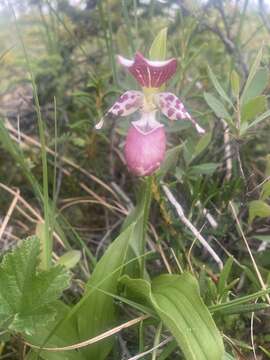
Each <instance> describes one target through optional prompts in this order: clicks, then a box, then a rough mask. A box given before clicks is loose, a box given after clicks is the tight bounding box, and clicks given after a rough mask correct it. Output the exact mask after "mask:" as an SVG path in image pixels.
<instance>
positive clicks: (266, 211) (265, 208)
mask: <svg viewBox="0 0 270 360" xmlns="http://www.w3.org/2000/svg"><path fill="white" fill-rule="evenodd" d="M255 217H260V218H267V217H270V205H268V204H266V203H265V202H264V201H261V200H254V201H251V202H250V203H249V218H248V222H249V224H251V223H252V221H253V220H254V219H255Z"/></svg>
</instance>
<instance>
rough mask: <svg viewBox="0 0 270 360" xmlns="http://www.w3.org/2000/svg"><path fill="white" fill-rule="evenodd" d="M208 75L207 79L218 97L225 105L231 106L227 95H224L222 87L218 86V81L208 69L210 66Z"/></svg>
mask: <svg viewBox="0 0 270 360" xmlns="http://www.w3.org/2000/svg"><path fill="white" fill-rule="evenodd" d="M207 68H208V73H209V77H210V79H211V81H212V83H213V85H214V87H215V89H216V91H217V93H218V94H219V96H220V97H221V98H222V99H223V100H225V101H226V102H227V103H229V104H230V106H233V104H232V102H231V100H230V98H229V97H228V95H227V94H226V93H225V91H224V89H223V87H222V86H221V85H220V83H219V81H218V79H217V78H216V76H215V74H214V73H213V71H212V69H211V68H210V66H209V65H208V67H207Z"/></svg>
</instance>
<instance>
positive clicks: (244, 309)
mask: <svg viewBox="0 0 270 360" xmlns="http://www.w3.org/2000/svg"><path fill="white" fill-rule="evenodd" d="M268 308H269V304H267V303H259V304H256V303H254V304H243V305H235V306H232V307H230V308H227V309H223V310H221V311H219V313H220V314H222V315H232V314H242V313H251V312H255V311H260V310H264V309H268Z"/></svg>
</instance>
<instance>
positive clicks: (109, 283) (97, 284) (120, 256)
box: [72, 224, 135, 360]
mask: <svg viewBox="0 0 270 360" xmlns="http://www.w3.org/2000/svg"><path fill="white" fill-rule="evenodd" d="M134 225H135V224H131V225H130V226H129V227H127V229H126V230H125V231H123V232H122V233H121V234H120V235H119V237H118V238H117V239H116V240H115V241H114V242H113V243H112V244H111V245H110V246H109V248H108V249H107V250H106V252H105V254H104V255H103V257H102V258H101V259H100V261H99V262H98V263H97V265H96V267H95V269H94V272H93V274H92V275H91V277H90V279H89V281H88V282H87V284H86V290H85V293H84V295H83V297H82V299H81V300H80V302H79V303H78V304H77V305H76V306H75V308H74V309H73V310H72V314H73V313H75V314H76V317H77V319H78V332H79V337H80V339H81V341H83V340H86V339H88V338H91V337H94V336H96V335H99V334H100V333H102V332H103V331H105V330H108V329H109V328H110V327H112V326H113V325H114V323H115V321H116V309H115V306H114V301H113V294H115V293H116V288H117V283H118V278H119V276H120V274H121V272H122V271H123V266H124V262H125V260H126V255H127V249H128V246H129V243H130V242H131V241H132V237H133V233H134ZM106 293H109V294H111V296H109V295H108V294H106ZM113 342H114V339H113V338H108V339H106V340H103V341H99V342H98V343H97V344H94V345H92V346H91V347H89V348H86V349H84V350H83V353H84V356H85V357H86V358H88V359H90V358H93V359H96V360H102V359H105V358H106V356H107V355H108V353H109V352H110V350H111V348H112V345H113Z"/></svg>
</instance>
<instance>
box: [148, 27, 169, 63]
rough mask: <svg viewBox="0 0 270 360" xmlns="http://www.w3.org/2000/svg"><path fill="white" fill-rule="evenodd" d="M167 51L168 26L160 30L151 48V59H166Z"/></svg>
mask: <svg viewBox="0 0 270 360" xmlns="http://www.w3.org/2000/svg"><path fill="white" fill-rule="evenodd" d="M166 52H167V28H164V29H162V30H160V32H159V33H158V34H157V36H156V37H155V39H154V41H153V43H152V45H151V48H150V50H149V59H150V60H165V59H166Z"/></svg>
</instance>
